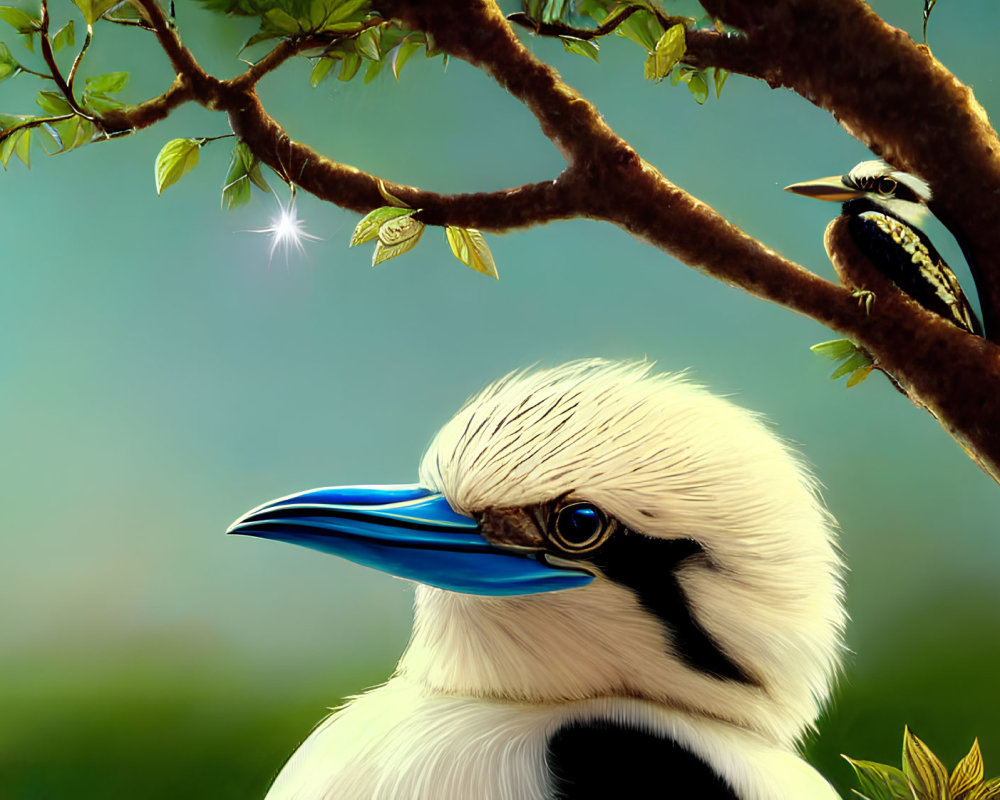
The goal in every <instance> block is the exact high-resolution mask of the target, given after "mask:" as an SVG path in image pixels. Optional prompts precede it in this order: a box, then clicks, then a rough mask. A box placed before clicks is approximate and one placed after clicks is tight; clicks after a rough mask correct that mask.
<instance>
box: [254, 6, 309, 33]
mask: <svg viewBox="0 0 1000 800" xmlns="http://www.w3.org/2000/svg"><path fill="white" fill-rule="evenodd" d="M263 21H264V22H266V23H267V25H268V26H269V27H271V28H274V29H275V30H277V31H281V32H282V33H301V32H302V25H300V24H299V21H298V20H297V19H295V17H293V16H292V15H291V14H289V13H288V12H287V11H285V10H283V9H280V8H272V9H270V10H269V11H268V12H267V13H266V14H264V18H263Z"/></svg>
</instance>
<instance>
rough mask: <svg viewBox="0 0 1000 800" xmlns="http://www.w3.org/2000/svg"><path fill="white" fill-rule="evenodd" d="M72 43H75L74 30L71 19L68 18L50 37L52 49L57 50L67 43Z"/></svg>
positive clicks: (71, 44) (70, 44)
mask: <svg viewBox="0 0 1000 800" xmlns="http://www.w3.org/2000/svg"><path fill="white" fill-rule="evenodd" d="M74 44H76V30H75V26H74V24H73V20H70V21H69V22H67V23H66V24H65V25H63V26H62V27H61V28H60V29H59V30H58V31H56V33H55V35H54V36H53V37H52V49H53V50H55V51H56V52H59V51H60V50H62V49H63V48H64V47H66V46H67V45H69V46H70V47H72V46H73V45H74Z"/></svg>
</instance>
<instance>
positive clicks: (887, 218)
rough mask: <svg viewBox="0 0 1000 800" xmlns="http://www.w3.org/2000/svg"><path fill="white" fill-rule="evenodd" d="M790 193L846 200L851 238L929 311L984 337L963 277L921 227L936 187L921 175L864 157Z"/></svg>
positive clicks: (840, 262)
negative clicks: (845, 170) (846, 169)
mask: <svg viewBox="0 0 1000 800" xmlns="http://www.w3.org/2000/svg"><path fill="white" fill-rule="evenodd" d="M785 191H788V192H795V193H796V194H801V195H804V196H806V197H814V198H816V199H817V200H832V201H835V202H841V203H843V212H842V213H843V216H844V217H846V218H847V224H848V231H849V233H850V235H851V238H852V239H853V241H854V243H855V244H856V245H857V247H858V249H859V250H860V251H861V252H862V253H863V254H864V255H865V256H866V257H867V258H868V260H869V261H870V262H871V264H872V265H873V266H874V267H875V269H877V270H878V271H879V272H880V273H881V274H882V275H884V276H885V277H886V278H888V279H889V281H891V282H892V283H893V284H894V285H895V286H896V287H897V288H898V289H899V290H900V291H901V292H903V293H904V294H906V295H908V296H909V297H911V298H913V299H914V300H915V301H916V302H918V303H919V304H920V305H922V306H923V307H924V308H926V309H927V310H928V311H932V312H934V313H935V314H937V315H939V316H941V317H944V318H945V319H946V320H948V321H949V322H951V323H952V324H953V325H957V326H958V327H959V328H961V329H962V330H965V331H968V332H969V333H972V334H975V335H976V336H982V335H983V327H982V325H981V324H980V322H979V318H978V317H977V316H976V312H975V311H973V309H972V305H971V304H970V303H969V300H968V298H966V296H965V293H964V292H963V291H962V287H961V285H960V284H959V282H958V278H957V277H955V273H954V272H952V270H951V267H949V266H948V264H947V263H945V260H944V259H943V258H942V257H941V255H940V254H939V253H938V251H937V250H936V249H935V248H934V245H933V244H931V240H930V238H929V237H928V236H927V234H926V233H924V232H923V231H922V230H921V229H920V225H921V224H922V222H923V220H924V219H925V218H926V217H927V214H928V213H929V211H928V208H927V203H928V202H929V201H930V199H931V190H930V187H929V186H928V185H927V184H926V183H925V182H924V181H922V180H921V179H920V178H918V177H916V176H915V175H910V174H909V173H907V172H902V171H900V170H897V169H894V168H893V167H892V166H890V165H889V164H886V163H885V162H884V161H862V162H861V163H860V164H858V165H857V166H856V167H854V169H852V170H851V171H850V172H849V173H847V174H846V175H842V176H841V175H834V176H831V177H828V178H818V179H816V180H812V181H805V182H803V183H793V184H792V185H791V186H786V187H785ZM829 255H830V259H831V261H833V262H834V264H836V265H837V266H838V270H840V269H842V267H843V263H844V260H843V259H838V258H837V253H834V252H831V253H830V254H829ZM842 277H845V278H847V279H848V280H849V281H850V282H851V283H852V284H859V283H864V284H868V283H870V281H866V280H865V277H864V276H859V275H854V274H853V273H852V274H851V275H842ZM856 288H858V289H861V290H866V289H869V288H870V287H869V286H868V285H858V286H856ZM869 294H870V293H869ZM876 294H877V293H876ZM870 299H871V298H870V297H869V298H868V300H869V301H870Z"/></svg>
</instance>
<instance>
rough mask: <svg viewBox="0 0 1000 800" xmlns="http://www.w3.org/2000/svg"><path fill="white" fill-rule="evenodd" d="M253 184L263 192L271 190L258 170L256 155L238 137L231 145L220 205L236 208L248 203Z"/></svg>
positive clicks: (258, 163)
mask: <svg viewBox="0 0 1000 800" xmlns="http://www.w3.org/2000/svg"><path fill="white" fill-rule="evenodd" d="M253 186H257V187H258V188H259V189H261V190H262V191H265V192H270V191H271V187H270V186H268V185H267V181H265V180H264V176H263V175H262V174H261V172H260V162H259V161H258V160H257V157H256V156H255V155H254V154H253V153H252V152H251V151H250V147H249V146H248V145H247V143H246V142H244V141H243V140H242V139H239V140H237V142H236V146H235V147H233V158H232V161H230V162H229V172H228V173H227V174H226V183H225V186H223V187H222V207H223V208H238V207H239V206H242V205H245V204H246V203H249V202H250V196H251V194H252V193H253V188H252V187H253Z"/></svg>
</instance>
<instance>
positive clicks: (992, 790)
mask: <svg viewBox="0 0 1000 800" xmlns="http://www.w3.org/2000/svg"><path fill="white" fill-rule="evenodd" d="M998 798H1000V778H990V779H989V780H986V781H983V782H982V783H981V784H979V785H978V786H977V787H976V788H975V789H973V790H972V791H971V792H969V794H967V795H966V796H965V797H963V798H961V800H998ZM956 800H958V799H957V798H956Z"/></svg>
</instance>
